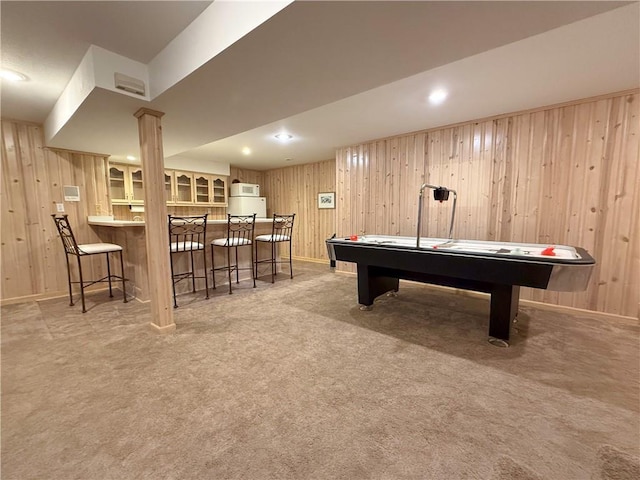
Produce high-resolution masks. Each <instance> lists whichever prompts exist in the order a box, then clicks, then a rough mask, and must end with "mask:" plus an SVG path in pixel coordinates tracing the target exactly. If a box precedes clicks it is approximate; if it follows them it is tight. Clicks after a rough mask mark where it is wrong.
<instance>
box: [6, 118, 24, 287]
mask: <svg viewBox="0 0 640 480" xmlns="http://www.w3.org/2000/svg"><path fill="white" fill-rule="evenodd" d="M17 129H18V126H17V125H16V124H14V123H12V122H5V121H3V122H2V187H3V189H2V210H3V211H2V297H3V298H12V297H17V296H20V293H21V292H22V291H28V288H29V287H28V282H27V285H25V286H22V284H23V282H24V279H25V277H24V272H28V265H27V264H26V260H27V255H26V252H25V251H24V250H25V249H26V242H25V239H26V235H27V232H26V229H25V223H24V218H23V215H24V212H25V211H26V205H25V202H26V199H25V195H24V187H23V184H22V183H23V182H22V175H21V173H20V168H19V156H20V144H19V142H17V140H18V132H17ZM27 280H28V278H27Z"/></svg>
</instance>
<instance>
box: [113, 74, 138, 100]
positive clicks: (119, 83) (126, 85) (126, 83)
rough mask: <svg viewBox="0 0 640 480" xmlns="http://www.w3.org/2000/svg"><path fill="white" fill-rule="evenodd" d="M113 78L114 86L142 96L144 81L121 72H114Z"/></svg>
mask: <svg viewBox="0 0 640 480" xmlns="http://www.w3.org/2000/svg"><path fill="white" fill-rule="evenodd" d="M113 77H114V80H115V85H116V88H118V89H120V90H124V91H125V92H129V93H135V94H136V95H141V96H144V82H143V81H142V80H138V79H137V78H133V77H128V76H127V75H124V74H122V73H117V72H116V73H115V74H114V76H113Z"/></svg>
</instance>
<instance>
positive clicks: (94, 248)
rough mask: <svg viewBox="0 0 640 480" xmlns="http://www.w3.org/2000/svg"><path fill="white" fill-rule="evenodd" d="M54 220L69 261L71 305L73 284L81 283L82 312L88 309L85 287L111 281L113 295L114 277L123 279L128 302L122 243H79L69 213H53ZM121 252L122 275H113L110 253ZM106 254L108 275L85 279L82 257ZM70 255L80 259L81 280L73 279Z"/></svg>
mask: <svg viewBox="0 0 640 480" xmlns="http://www.w3.org/2000/svg"><path fill="white" fill-rule="evenodd" d="M51 217H52V218H53V221H54V222H55V224H56V228H57V229H58V233H59V234H60V239H61V240H62V246H63V247H64V255H65V258H66V261H67V280H68V282H69V305H70V306H73V291H72V288H71V285H72V284H73V283H76V284H78V285H80V297H81V298H82V313H85V312H86V311H87V309H86V307H85V302H84V289H85V287H89V286H91V285H93V284H95V283H99V282H109V296H110V297H113V289H112V285H111V280H112V279H117V280H122V296H123V298H124V303H127V288H126V285H125V278H124V260H123V258H122V247H121V246H120V245H116V244H113V243H85V244H81V245H78V242H76V237H75V235H74V234H73V230H72V229H71V224H70V223H69V219H68V215H56V214H53V215H51ZM114 252H120V274H121V275H112V274H111V262H110V257H109V254H110V253H114ZM101 254H104V255H105V256H106V257H107V276H106V277H102V278H100V279H99V280H86V281H85V280H84V279H83V277H82V262H81V261H80V259H81V258H82V257H86V256H89V255H101ZM69 255H73V256H74V257H76V258H77V260H78V275H79V277H80V280H79V281H72V280H71V269H70V267H69Z"/></svg>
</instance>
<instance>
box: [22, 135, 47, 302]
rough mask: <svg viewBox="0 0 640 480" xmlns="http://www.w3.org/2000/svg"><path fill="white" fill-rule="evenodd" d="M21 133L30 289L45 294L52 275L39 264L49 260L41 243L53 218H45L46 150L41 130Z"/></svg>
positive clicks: (42, 264) (44, 246)
mask: <svg viewBox="0 0 640 480" xmlns="http://www.w3.org/2000/svg"><path fill="white" fill-rule="evenodd" d="M19 131H20V132H21V134H20V135H19V137H20V139H19V141H20V144H21V145H25V146H26V147H27V148H25V149H23V148H21V149H20V152H21V155H20V157H21V158H20V164H21V166H22V177H23V180H24V186H25V195H26V198H27V201H26V203H25V206H26V216H25V219H24V222H25V224H26V226H27V237H26V240H27V245H26V248H27V251H26V252H25V253H26V254H27V255H28V257H29V276H30V279H31V287H30V288H31V290H32V291H36V292H44V291H46V283H47V277H48V275H49V272H48V271H47V270H46V268H45V264H44V262H42V261H40V259H44V258H45V257H46V253H47V252H46V242H44V241H42V232H46V225H47V223H46V222H51V218H46V215H47V214H48V213H49V212H48V209H47V210H46V211H45V209H46V205H47V204H48V198H46V196H47V195H46V190H45V189H43V188H41V183H42V182H41V179H40V175H41V174H42V173H44V169H43V167H44V163H45V162H44V150H43V147H42V142H41V141H40V139H41V131H40V129H39V128H38V127H33V126H27V127H25V128H20V129H19Z"/></svg>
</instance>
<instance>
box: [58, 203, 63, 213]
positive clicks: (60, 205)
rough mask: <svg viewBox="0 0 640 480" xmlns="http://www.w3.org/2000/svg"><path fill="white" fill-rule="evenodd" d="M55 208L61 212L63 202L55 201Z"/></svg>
mask: <svg viewBox="0 0 640 480" xmlns="http://www.w3.org/2000/svg"><path fill="white" fill-rule="evenodd" d="M56 210H57V211H58V212H61V213H63V212H64V203H56Z"/></svg>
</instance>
